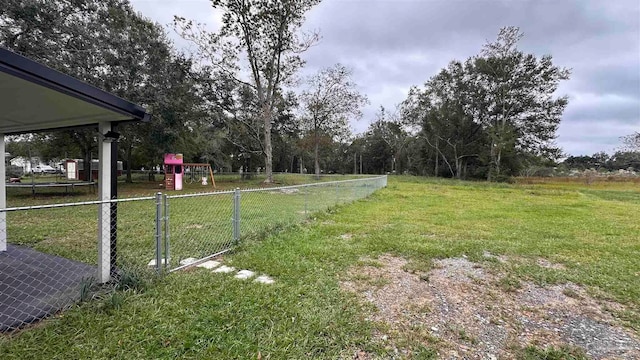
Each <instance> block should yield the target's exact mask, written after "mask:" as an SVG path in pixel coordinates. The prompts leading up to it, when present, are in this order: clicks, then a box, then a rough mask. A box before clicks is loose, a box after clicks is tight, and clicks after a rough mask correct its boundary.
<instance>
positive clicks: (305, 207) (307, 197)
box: [304, 186, 309, 218]
mask: <svg viewBox="0 0 640 360" xmlns="http://www.w3.org/2000/svg"><path fill="white" fill-rule="evenodd" d="M308 199H309V187H308V186H305V187H304V217H305V218H306V217H308V216H309V215H308V210H307V208H308V206H307V202H308V201H309V200H308Z"/></svg>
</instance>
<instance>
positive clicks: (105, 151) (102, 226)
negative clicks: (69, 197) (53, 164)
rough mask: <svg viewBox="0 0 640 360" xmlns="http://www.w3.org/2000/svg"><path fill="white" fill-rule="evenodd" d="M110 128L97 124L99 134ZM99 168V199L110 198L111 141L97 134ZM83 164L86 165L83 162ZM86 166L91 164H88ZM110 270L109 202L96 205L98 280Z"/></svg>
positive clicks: (105, 277) (103, 124)
mask: <svg viewBox="0 0 640 360" xmlns="http://www.w3.org/2000/svg"><path fill="white" fill-rule="evenodd" d="M110 130H111V123H110V122H101V123H100V124H99V125H98V131H99V132H100V134H105V133H106V132H107V131H110ZM98 159H99V161H100V170H99V177H100V179H99V183H98V186H99V190H98V198H99V200H103V201H104V200H111V142H107V141H104V138H103V137H102V136H98ZM85 166H87V165H86V164H85ZM88 166H91V164H89V165H88ZM110 271H111V204H110V203H104V204H100V205H98V281H99V282H101V283H105V282H107V281H109V277H110Z"/></svg>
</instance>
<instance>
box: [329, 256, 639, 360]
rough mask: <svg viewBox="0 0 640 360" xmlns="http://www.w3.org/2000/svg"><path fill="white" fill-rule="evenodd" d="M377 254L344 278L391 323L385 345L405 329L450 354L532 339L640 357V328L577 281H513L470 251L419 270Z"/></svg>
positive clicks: (594, 353)
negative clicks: (623, 321)
mask: <svg viewBox="0 0 640 360" xmlns="http://www.w3.org/2000/svg"><path fill="white" fill-rule="evenodd" d="M501 261H504V259H501ZM372 262H377V263H378V264H376V266H370V265H369V266H367V265H364V266H358V267H354V268H352V269H351V271H350V272H349V274H348V275H347V276H345V281H343V282H342V283H341V285H342V287H343V289H345V290H347V291H351V292H355V293H357V294H359V295H361V296H362V297H363V298H364V299H365V300H366V301H368V302H370V303H372V304H374V305H375V307H376V308H377V310H378V311H375V312H373V313H372V314H371V316H370V319H371V320H373V321H376V322H383V323H386V324H388V325H389V328H390V330H391V332H389V334H379V335H377V336H378V338H379V340H380V341H383V342H385V343H386V344H387V345H388V346H392V347H395V346H396V345H395V344H394V339H392V338H391V336H390V335H391V334H400V336H406V337H410V338H421V339H423V342H424V343H426V344H427V345H430V346H436V347H437V348H438V351H439V355H440V357H441V358H445V359H463V358H464V359H511V358H513V357H514V356H515V354H514V352H513V351H515V350H514V349H521V348H523V347H526V346H528V345H531V344H534V345H535V346H537V347H541V348H545V347H547V346H556V347H559V346H570V347H577V348H580V349H582V350H583V352H584V353H585V354H586V355H587V356H588V357H590V358H593V359H623V360H626V359H629V360H631V359H640V340H639V339H638V334H635V333H633V332H632V331H630V330H628V329H625V328H623V327H621V326H620V325H619V324H618V322H617V321H616V319H615V318H613V316H612V315H611V314H610V313H609V312H607V311H605V310H604V309H603V306H602V304H601V303H599V302H598V301H596V300H595V299H593V298H591V297H590V296H589V295H588V294H587V293H586V291H585V290H584V289H582V288H581V287H579V286H577V285H575V284H562V285H554V286H549V287H544V288H543V287H540V286H537V285H535V284H533V283H528V282H527V283H520V282H518V281H515V282H514V280H509V278H508V277H506V276H505V274H501V273H497V272H495V271H494V272H492V271H490V270H489V269H487V268H486V267H483V266H481V265H480V264H477V263H473V262H470V261H468V260H467V259H465V258H451V259H442V260H436V261H434V263H433V267H432V270H431V271H429V272H428V273H422V274H421V273H417V274H412V273H410V272H408V271H406V270H405V269H406V267H407V261H406V260H404V259H402V258H398V257H393V256H389V255H384V256H381V257H380V258H378V259H363V261H362V263H363V264H371V263H372ZM539 265H540V266H544V267H549V268H554V269H558V270H559V271H561V270H562V267H561V265H556V264H551V263H549V262H548V261H542V260H541V261H539ZM505 279H506V280H505ZM511 285H512V286H511ZM611 305H614V306H615V307H618V308H620V307H621V305H619V304H612V303H607V306H608V307H609V308H610V307H611ZM396 337H397V335H396ZM434 339H435V341H434ZM396 350H398V351H399V353H404V354H405V355H409V354H408V353H407V351H406V350H403V349H396ZM359 357H361V355H359Z"/></svg>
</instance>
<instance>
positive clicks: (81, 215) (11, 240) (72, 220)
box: [0, 176, 387, 333]
mask: <svg viewBox="0 0 640 360" xmlns="http://www.w3.org/2000/svg"><path fill="white" fill-rule="evenodd" d="M386 183H387V178H386V176H380V177H374V178H356V179H350V180H340V181H323V182H318V183H313V184H305V185H298V186H283V187H274V188H264V189H250V190H239V189H237V190H234V191H220V192H212V193H201V194H184V195H163V194H161V193H157V194H156V195H155V196H147V197H137V198H125V199H118V200H106V201H86V202H75V203H60V204H49V205H34V206H23V207H11V208H5V209H0V333H2V332H7V331H13V330H16V329H20V328H22V327H24V326H25V325H27V324H30V323H33V322H35V321H38V320H40V319H42V318H44V317H47V316H49V315H52V314H55V313H57V312H58V311H61V310H64V309H65V308H68V307H70V306H72V305H73V304H76V303H77V302H78V301H82V300H85V299H90V298H91V297H92V296H93V295H94V294H96V291H97V292H98V293H99V292H100V291H103V290H105V291H108V290H109V289H110V288H112V287H113V286H115V284H116V283H117V281H118V279H120V278H121V277H122V276H124V275H126V273H127V272H147V273H154V272H158V273H161V272H163V271H175V270H178V269H181V268H183V267H187V266H192V265H195V264H197V263H198V262H202V261H205V260H206V259H208V258H211V257H214V256H216V255H219V254H221V253H224V252H226V251H229V250H230V249H232V248H233V247H234V245H236V244H238V243H239V242H240V241H242V240H243V239H247V238H250V237H255V236H261V235H263V234H265V233H268V232H270V231H273V230H276V229H280V228H283V227H286V226H288V225H291V224H294V223H297V222H300V221H303V220H305V219H307V218H309V216H310V215H311V214H313V213H314V212H318V211H323V210H326V209H328V208H330V207H332V206H335V205H338V204H344V203H348V202H351V201H354V200H357V199H361V198H364V197H366V196H368V195H369V194H371V193H373V192H374V191H375V190H377V189H380V188H382V187H384V186H386ZM3 239H6V240H7V241H6V251H1V250H2V246H3Z"/></svg>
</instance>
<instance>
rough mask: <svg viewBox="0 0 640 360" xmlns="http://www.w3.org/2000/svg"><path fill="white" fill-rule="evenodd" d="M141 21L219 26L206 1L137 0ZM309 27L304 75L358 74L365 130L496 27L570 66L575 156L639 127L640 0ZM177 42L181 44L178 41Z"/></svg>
mask: <svg viewBox="0 0 640 360" xmlns="http://www.w3.org/2000/svg"><path fill="white" fill-rule="evenodd" d="M132 3H133V5H134V7H135V8H136V9H138V10H139V11H141V12H142V13H143V14H144V15H146V16H148V17H150V18H152V19H154V20H156V21H158V22H160V23H163V24H166V23H168V22H170V21H171V19H172V18H173V15H181V16H184V17H186V18H191V19H194V20H198V21H201V22H207V23H209V24H213V23H215V21H216V17H215V16H214V15H213V12H212V10H211V9H210V5H209V2H208V1H206V0H202V1H199V0H190V1H180V2H177V1H170V0H133V1H132ZM307 19H308V21H307V22H306V23H305V28H307V29H320V31H321V33H322V36H323V39H322V41H321V42H320V44H318V45H317V46H315V47H314V48H312V49H311V50H310V51H308V52H307V53H306V54H305V58H306V60H307V67H306V68H305V69H304V71H303V75H304V74H310V73H312V72H314V71H316V70H318V69H319V68H322V67H326V66H331V65H332V64H335V63H337V62H340V63H343V64H344V65H347V66H350V67H352V68H353V69H354V76H355V80H356V82H357V83H358V84H359V85H360V87H361V90H362V92H363V93H366V94H367V95H368V97H369V99H370V100H371V105H370V106H369V107H368V108H367V109H366V110H365V117H364V119H363V120H362V121H359V122H354V123H353V124H352V125H353V127H354V128H355V129H356V131H363V130H364V129H366V127H367V126H368V124H369V123H370V121H371V120H372V119H373V118H374V114H375V112H376V111H377V109H378V107H379V106H380V105H384V106H385V107H386V108H393V106H394V105H395V104H397V103H399V102H400V101H402V100H404V98H405V97H406V94H407V90H408V89H409V87H410V86H411V85H421V84H423V83H424V82H425V81H426V80H427V79H428V78H429V77H431V76H433V75H434V74H435V73H437V72H438V70H439V69H440V68H442V67H444V66H446V64H447V63H448V62H449V61H451V60H453V59H457V60H464V59H466V58H467V57H469V56H472V55H475V54H477V53H478V52H479V51H480V50H481V48H482V45H483V44H484V43H485V42H486V41H487V40H489V41H490V40H493V39H495V37H496V34H497V32H498V30H499V28H500V27H502V26H506V25H516V26H519V27H520V28H521V30H522V31H523V32H524V33H525V38H524V39H523V40H522V42H521V44H520V47H521V48H522V49H523V50H524V51H527V52H533V53H535V54H537V55H543V54H551V55H552V56H553V58H554V63H555V64H556V65H559V66H564V67H569V68H571V69H572V77H571V80H569V81H568V82H565V83H564V84H563V85H562V86H561V88H560V89H559V91H558V93H559V94H567V95H568V96H569V98H570V103H569V106H568V107H567V110H566V112H565V115H564V117H563V122H562V124H561V126H560V129H559V131H558V135H559V136H558V140H557V142H558V144H559V145H560V146H561V147H563V148H564V150H565V152H567V153H570V154H592V153H595V152H597V151H601V150H606V151H613V150H614V149H615V148H616V147H617V146H618V145H619V137H620V136H622V135H626V134H629V133H632V132H633V131H640V3H639V2H637V1H634V0H616V1H606V0H600V1H598V0H592V1H586V0H558V1H551V0H513V1H507V0H483V1H472V0H366V1H365V0H324V1H323V2H322V3H321V4H320V5H318V6H317V7H316V8H314V9H312V10H311V12H310V13H309V15H308V17H307ZM177 44H184V42H180V41H177Z"/></svg>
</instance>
